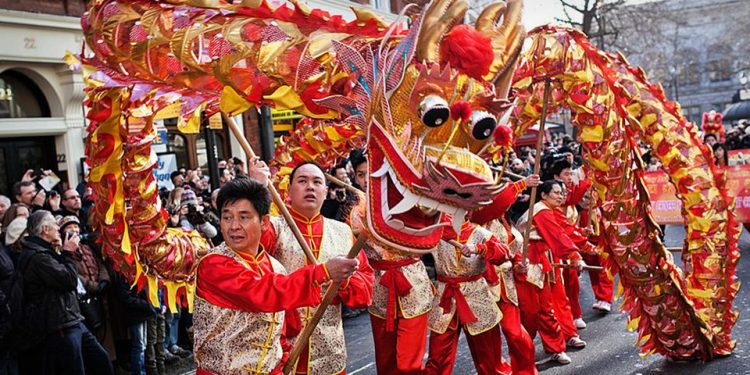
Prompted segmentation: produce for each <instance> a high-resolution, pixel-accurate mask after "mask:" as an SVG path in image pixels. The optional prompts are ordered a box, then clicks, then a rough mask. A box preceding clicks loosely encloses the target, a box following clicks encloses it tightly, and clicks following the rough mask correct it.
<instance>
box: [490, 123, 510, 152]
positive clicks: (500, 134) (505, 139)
mask: <svg viewBox="0 0 750 375" xmlns="http://www.w3.org/2000/svg"><path fill="white" fill-rule="evenodd" d="M492 136H493V137H494V138H495V144H497V145H498V146H500V147H510V146H511V144H512V142H513V129H511V128H510V126H508V125H503V124H500V125H498V126H497V127H496V128H495V132H494V133H492Z"/></svg>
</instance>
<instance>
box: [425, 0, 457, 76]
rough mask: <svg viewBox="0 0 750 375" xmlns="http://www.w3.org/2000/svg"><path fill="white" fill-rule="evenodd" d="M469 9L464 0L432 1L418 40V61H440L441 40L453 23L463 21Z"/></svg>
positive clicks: (426, 12)
mask: <svg viewBox="0 0 750 375" xmlns="http://www.w3.org/2000/svg"><path fill="white" fill-rule="evenodd" d="M467 9H468V5H466V1H464V0H458V1H456V0H435V1H433V2H432V3H430V5H429V6H428V7H427V10H426V11H425V13H424V16H423V18H422V25H421V30H420V33H419V39H418V40H417V51H416V54H417V56H416V57H417V61H426V62H431V63H436V62H439V61H440V48H439V44H440V40H442V38H443V36H444V35H445V34H446V33H447V32H448V30H450V29H451V28H452V27H453V25H455V24H457V23H459V22H462V21H463V19H464V14H466V10H467Z"/></svg>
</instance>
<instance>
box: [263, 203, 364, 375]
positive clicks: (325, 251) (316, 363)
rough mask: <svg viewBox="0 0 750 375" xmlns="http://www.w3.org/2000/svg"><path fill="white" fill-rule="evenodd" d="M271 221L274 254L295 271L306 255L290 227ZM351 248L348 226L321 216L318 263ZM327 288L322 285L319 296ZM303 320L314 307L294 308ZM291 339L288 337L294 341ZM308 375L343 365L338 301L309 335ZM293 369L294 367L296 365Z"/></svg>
mask: <svg viewBox="0 0 750 375" xmlns="http://www.w3.org/2000/svg"><path fill="white" fill-rule="evenodd" d="M271 224H272V225H273V226H274V229H276V235H277V239H276V248H275V249H273V254H274V256H276V258H277V259H278V260H279V262H281V264H282V265H283V266H284V267H285V268H286V269H288V270H290V271H294V270H298V269H300V268H302V267H304V266H306V265H307V264H309V263H308V262H307V258H306V257H305V253H304V252H303V251H302V247H300V245H299V243H298V242H297V240H296V239H295V238H294V234H293V233H292V230H291V228H289V225H287V223H286V221H284V219H283V218H281V217H272V218H271ZM351 247H352V231H351V229H350V228H349V227H348V226H347V225H345V224H343V223H340V222H338V221H335V220H330V219H326V218H323V238H322V240H321V245H320V249H319V253H318V263H324V262H325V261H327V260H328V259H330V258H332V257H335V256H338V255H341V256H346V254H347V253H348V252H349V249H351ZM325 290H326V288H322V290H321V296H322V295H323V294H325ZM297 311H298V312H299V314H300V318H301V319H302V325H303V327H304V326H305V325H307V322H308V321H309V320H310V319H311V318H312V316H313V315H314V314H315V309H314V308H310V307H302V308H299V309H297ZM294 341H295V340H294V339H293V340H290V342H291V343H294ZM308 350H309V351H308V353H309V355H308V364H307V369H308V374H310V375H330V374H338V373H340V372H341V371H343V370H344V369H345V368H346V343H345V342H344V327H343V325H342V323H341V304H340V303H339V304H335V305H334V304H331V305H330V306H328V308H327V309H326V312H325V313H324V314H323V317H322V318H321V319H320V323H318V325H317V326H316V327H315V330H314V331H313V333H312V336H310V343H309V347H308ZM295 368H296V366H295Z"/></svg>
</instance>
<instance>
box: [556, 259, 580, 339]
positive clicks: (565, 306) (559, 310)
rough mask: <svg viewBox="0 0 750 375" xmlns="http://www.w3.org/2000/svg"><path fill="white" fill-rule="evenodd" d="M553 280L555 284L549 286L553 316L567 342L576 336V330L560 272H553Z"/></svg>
mask: <svg viewBox="0 0 750 375" xmlns="http://www.w3.org/2000/svg"><path fill="white" fill-rule="evenodd" d="M555 280H556V282H555V283H554V284H552V285H551V286H550V287H551V289H552V306H553V308H554V309H555V316H556V317H557V322H558V323H559V324H560V328H561V329H562V334H563V337H564V338H565V340H566V341H567V340H568V339H569V338H571V337H576V336H578V328H576V325H575V323H573V312H572V311H571V309H570V301H568V296H567V295H566V294H565V285H564V284H563V281H562V272H560V270H555Z"/></svg>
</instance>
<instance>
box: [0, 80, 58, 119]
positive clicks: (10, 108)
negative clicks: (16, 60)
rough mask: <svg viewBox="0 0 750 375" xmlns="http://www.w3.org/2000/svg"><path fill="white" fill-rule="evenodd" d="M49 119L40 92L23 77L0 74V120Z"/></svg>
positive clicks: (47, 107)
mask: <svg viewBox="0 0 750 375" xmlns="http://www.w3.org/2000/svg"><path fill="white" fill-rule="evenodd" d="M24 117H50V110H49V105H48V104H47V99H45V97H44V94H43V93H42V90H40V89H39V87H37V85H36V84H34V82H33V81H32V80H31V79H29V78H28V77H26V76H25V75H23V74H21V73H19V72H16V71H13V70H7V71H5V72H2V73H0V118H24Z"/></svg>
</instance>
